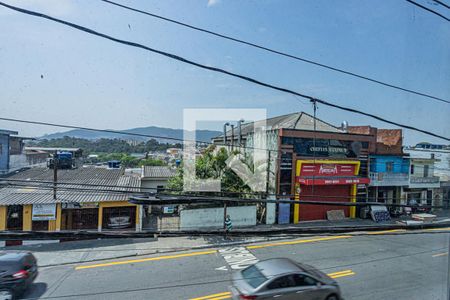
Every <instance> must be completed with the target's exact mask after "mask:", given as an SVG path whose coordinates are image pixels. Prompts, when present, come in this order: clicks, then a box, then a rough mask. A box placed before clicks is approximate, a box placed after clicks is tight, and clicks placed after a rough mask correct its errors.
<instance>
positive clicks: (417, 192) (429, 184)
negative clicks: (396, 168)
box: [402, 150, 443, 206]
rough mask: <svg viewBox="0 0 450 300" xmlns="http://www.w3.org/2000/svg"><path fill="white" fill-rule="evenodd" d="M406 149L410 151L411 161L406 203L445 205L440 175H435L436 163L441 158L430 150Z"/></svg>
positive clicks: (404, 196)
mask: <svg viewBox="0 0 450 300" xmlns="http://www.w3.org/2000/svg"><path fill="white" fill-rule="evenodd" d="M405 151H407V152H409V154H410V157H411V161H410V168H409V184H408V186H407V188H405V189H404V190H403V194H402V202H403V203H405V204H413V203H420V204H424V205H436V206H440V205H443V202H442V193H441V190H440V188H441V184H440V177H439V176H436V175H435V164H437V163H439V162H440V159H437V158H436V157H435V155H434V154H433V153H429V152H428V153H424V152H421V153H417V152H416V151H410V150H405Z"/></svg>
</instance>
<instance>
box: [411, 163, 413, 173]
mask: <svg viewBox="0 0 450 300" xmlns="http://www.w3.org/2000/svg"><path fill="white" fill-rule="evenodd" d="M411 174H414V165H411Z"/></svg>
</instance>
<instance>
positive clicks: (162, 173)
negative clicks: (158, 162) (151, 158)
mask: <svg viewBox="0 0 450 300" xmlns="http://www.w3.org/2000/svg"><path fill="white" fill-rule="evenodd" d="M143 175H144V176H143V177H148V178H169V177H172V176H174V175H175V170H174V169H172V168H170V167H164V166H162V167H159V166H144V174H143Z"/></svg>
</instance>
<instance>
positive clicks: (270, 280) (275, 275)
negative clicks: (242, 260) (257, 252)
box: [231, 258, 341, 300]
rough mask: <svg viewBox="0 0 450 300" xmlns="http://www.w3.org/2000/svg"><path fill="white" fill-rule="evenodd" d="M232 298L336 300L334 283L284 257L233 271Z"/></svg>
mask: <svg viewBox="0 0 450 300" xmlns="http://www.w3.org/2000/svg"><path fill="white" fill-rule="evenodd" d="M231 293H232V297H233V299H236V300H238V299H239V300H243V299H274V298H276V299H280V300H281V299H283V300H294V299H304V300H339V299H341V291H340V289H339V286H338V284H337V282H336V281H335V280H334V279H331V278H330V277H329V276H328V275H326V274H324V273H322V272H321V271H319V270H317V269H316V268H314V267H312V266H309V265H306V264H302V263H298V262H295V261H292V260H290V259H287V258H274V259H268V260H263V261H260V262H258V263H256V264H254V265H251V266H250V267H248V268H246V269H244V270H242V271H240V272H237V273H235V274H234V276H233V286H232V287H231Z"/></svg>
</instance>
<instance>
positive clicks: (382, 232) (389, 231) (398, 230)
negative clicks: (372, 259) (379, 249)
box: [367, 229, 406, 234]
mask: <svg viewBox="0 0 450 300" xmlns="http://www.w3.org/2000/svg"><path fill="white" fill-rule="evenodd" d="M405 231H406V229H392V230H382V231H372V232H368V233H367V234H385V233H391V232H405Z"/></svg>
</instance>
